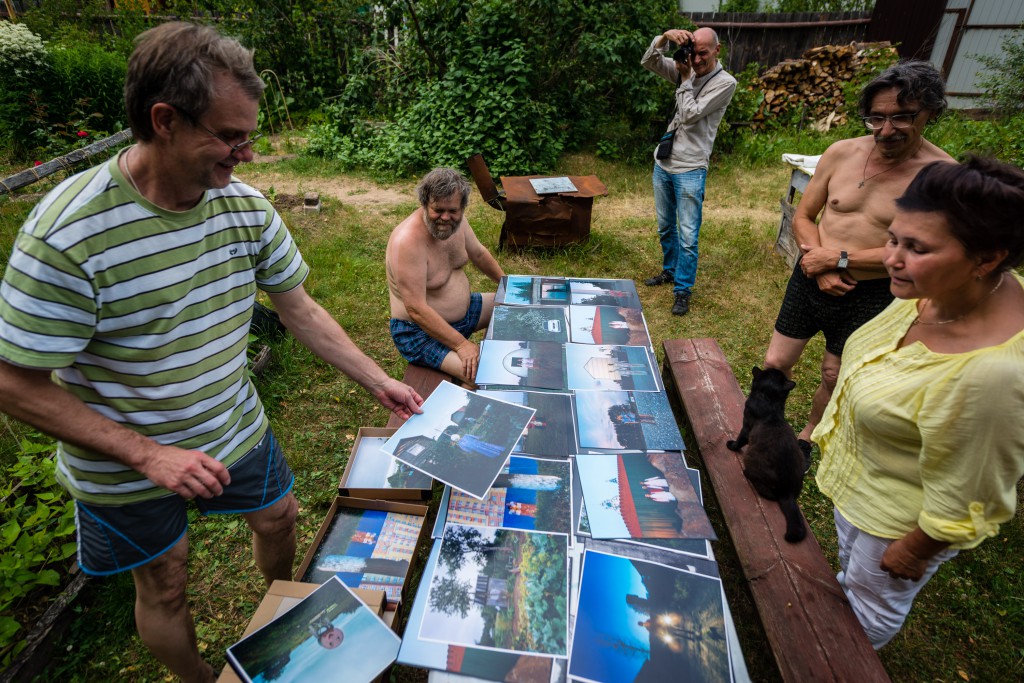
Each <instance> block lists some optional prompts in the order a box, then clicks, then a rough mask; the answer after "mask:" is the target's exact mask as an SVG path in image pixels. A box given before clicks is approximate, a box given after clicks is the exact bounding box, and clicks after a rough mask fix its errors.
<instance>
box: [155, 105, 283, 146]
mask: <svg viewBox="0 0 1024 683" xmlns="http://www.w3.org/2000/svg"><path fill="white" fill-rule="evenodd" d="M175 109H177V110H178V111H180V112H181V113H182V114H184V115H185V118H187V119H188V120H189V121H191V122H192V123H193V124H194V125H196V126H199V127H200V128H202V129H203V130H205V131H206V132H207V133H209V134H210V135H212V136H213V137H215V138H217V139H218V140H220V141H221V142H223V143H224V144H225V145H227V146H228V147H230V148H231V150H230V151H229V152H228V154H230V155H231V156H235V155H236V154H238V153H239V152H241V151H242V150H243V149H245V148H246V147H252V146H253V145H254V144H255V143H256V141H257V140H259V139H260V138H262V137H263V134H262V133H253V135H252V136H251V137H249V139H247V140H243V141H242V142H239V143H238V144H232V143H231V142H230V141H228V140H226V139H224V137H223V136H222V135H221V134H220V133H215V132H214V131H212V130H210V129H209V128H207V127H206V126H204V125H203V124H202V123H200V122H199V119H197V118H196V117H195V116H192V114H190V113H188V112H187V111H185V110H184V109H182V108H181V107H175Z"/></svg>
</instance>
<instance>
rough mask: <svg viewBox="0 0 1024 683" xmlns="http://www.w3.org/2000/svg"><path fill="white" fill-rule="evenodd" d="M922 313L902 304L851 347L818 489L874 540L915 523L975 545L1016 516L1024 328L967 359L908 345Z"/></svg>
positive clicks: (1023, 423)
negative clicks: (908, 335)
mask: <svg viewBox="0 0 1024 683" xmlns="http://www.w3.org/2000/svg"><path fill="white" fill-rule="evenodd" d="M1016 277H1017V281H1018V282H1024V280H1022V278H1021V277H1020V276H1016ZM916 315H917V308H916V301H915V300H901V299H896V300H895V301H893V302H892V304H890V305H889V307H888V308H886V309H885V310H884V311H882V313H880V314H879V315H878V316H877V317H875V318H874V319H873V320H870V321H869V322H867V323H866V324H865V325H863V326H862V327H861V328H860V329H858V330H857V331H856V332H854V333H853V335H851V336H850V338H849V340H848V341H847V343H846V348H845V350H844V352H843V364H842V368H841V370H840V373H839V379H838V381H837V383H836V389H835V391H834V392H833V394H832V400H831V401H830V402H829V404H828V407H827V408H826V410H825V415H824V416H823V418H822V420H821V422H820V423H819V424H818V427H817V428H816V429H815V430H814V434H813V435H812V437H811V438H812V439H813V440H814V441H815V442H817V443H818V445H819V446H820V447H821V451H822V459H821V464H820V466H819V467H818V474H817V482H818V487H819V488H820V489H821V491H822V493H824V494H825V495H826V496H828V497H829V498H831V499H832V502H833V503H834V504H835V506H836V508H838V509H839V511H840V512H841V513H842V514H843V516H844V517H846V519H848V520H849V521H850V522H851V523H852V524H853V525H854V526H855V527H857V528H858V529H861V530H862V531H866V532H867V533H870V534H873V535H875V536H880V537H882V538H900V537H902V536H904V535H905V534H907V533H908V532H910V531H912V530H913V528H914V526H915V525H917V526H920V527H921V530H922V531H924V532H925V533H926V534H928V535H929V536H931V537H932V538H934V539H937V540H940V541H947V542H949V543H951V544H952V546H953V547H955V548H973V547H974V546H976V545H978V544H979V543H981V542H982V541H983V540H985V538H986V537H987V536H995V535H996V533H997V532H998V530H999V525H1000V524H1002V523H1003V522H1006V521H1008V520H1010V519H1012V518H1013V514H1014V510H1015V508H1016V504H1017V490H1016V486H1017V482H1018V481H1019V480H1020V478H1021V476H1022V475H1024V331H1022V332H1019V333H1018V334H1016V335H1014V336H1013V337H1012V338H1011V339H1009V340H1007V341H1005V342H1003V343H1002V344H999V345H998V346H990V347H985V348H981V349H976V350H974V351H969V352H967V353H952V354H945V353H935V352H932V351H930V350H928V349H927V348H926V347H925V346H924V345H923V344H921V343H920V342H915V343H913V344H909V345H907V346H906V347H904V348H902V349H901V348H898V344H899V341H900V339H902V338H903V337H904V335H906V333H907V330H908V329H909V328H910V325H911V323H912V322H913V320H914V318H915V316H916Z"/></svg>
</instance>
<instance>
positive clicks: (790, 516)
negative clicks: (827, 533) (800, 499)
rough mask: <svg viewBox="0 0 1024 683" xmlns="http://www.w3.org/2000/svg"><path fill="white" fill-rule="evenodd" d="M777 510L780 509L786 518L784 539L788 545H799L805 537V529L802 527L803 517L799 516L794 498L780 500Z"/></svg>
mask: <svg viewBox="0 0 1024 683" xmlns="http://www.w3.org/2000/svg"><path fill="white" fill-rule="evenodd" d="M779 508H781V509H782V514H783V515H784V516H785V517H786V535H785V537H784V538H785V539H786V541H788V542H789V543H799V542H800V541H802V540H804V538H806V537H807V527H806V526H805V525H804V518H803V515H801V514H800V508H799V507H798V506H797V504H796V500H795V499H794V498H790V497H787V498H780V499H779Z"/></svg>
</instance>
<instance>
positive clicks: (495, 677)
mask: <svg viewBox="0 0 1024 683" xmlns="http://www.w3.org/2000/svg"><path fill="white" fill-rule="evenodd" d="M440 554H441V542H440V541H438V542H436V543H434V545H433V546H432V547H431V549H430V556H429V557H428V558H427V562H426V565H425V566H424V569H423V576H426V577H429V576H432V575H433V574H434V571H435V568H436V567H437V562H438V557H439V556H440ZM429 590H430V584H429V583H428V582H427V581H421V582H420V585H419V589H418V590H417V592H416V599H415V600H414V601H413V603H412V609H411V610H410V611H409V618H408V621H407V622H406V625H405V632H404V636H403V637H402V647H401V649H400V650H399V652H398V663H399V664H405V665H407V666H414V667H418V668H421V669H434V670H436V671H448V672H451V673H454V674H460V675H461V676H467V677H471V678H472V679H481V680H486V681H502V682H504V681H517V682H519V683H565V680H566V669H567V668H568V660H567V659H566V658H562V657H548V656H546V655H530V654H524V653H521V652H503V651H499V650H490V649H484V648H479V647H471V646H467V645H454V644H451V643H446V642H444V641H443V640H440V639H437V638H438V635H439V634H433V635H432V636H431V637H433V638H435V639H434V640H426V639H424V638H421V637H419V633H420V632H421V630H422V628H421V627H422V624H423V616H424V614H425V613H426V607H427V593H428V592H429ZM433 678H434V676H433V675H431V679H433ZM442 680H447V679H446V678H443V679H442ZM458 680H460V681H461V680H464V679H462V678H459V679H458Z"/></svg>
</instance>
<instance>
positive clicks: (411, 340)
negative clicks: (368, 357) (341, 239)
mask: <svg viewBox="0 0 1024 683" xmlns="http://www.w3.org/2000/svg"><path fill="white" fill-rule="evenodd" d="M416 192H417V195H418V196H419V200H420V208H418V209H416V210H415V211H414V212H413V213H412V215H410V216H409V217H408V218H406V219H405V220H404V221H402V222H401V223H400V224H399V225H398V227H396V228H395V229H394V230H393V231H392V232H391V237H390V238H389V239H388V248H387V254H386V257H385V265H386V267H387V277H388V291H389V292H390V298H391V338H392V339H393V340H394V342H395V346H396V347H398V350H399V352H400V353H401V354H402V356H403V357H404V358H405V359H406V360H407V361H409V362H410V363H414V364H416V365H424V366H427V367H430V368H435V369H439V370H441V371H442V372H446V373H448V374H449V375H452V376H453V377H457V378H459V379H461V380H463V381H465V382H472V381H473V378H474V377H475V376H476V368H477V362H478V360H479V358H480V349H479V348H478V347H477V345H476V344H474V343H473V342H471V341H469V337H470V335H472V334H473V332H475V331H477V330H482V329H483V328H485V327H487V324H488V322H490V319H491V311H492V310H493V309H494V294H493V293H487V294H480V293H478V292H473V293H471V292H470V288H469V278H468V277H467V276H466V272H465V270H464V268H465V266H466V264H467V263H469V262H472V263H473V265H474V266H476V267H477V268H479V269H480V271H481V272H482V273H483V274H484V275H486V276H487V277H489V278H490V279H491V280H493V281H494V282H495V283H497V282H498V281H499V280H500V279H501V277H502V276H503V275H504V272H502V270H501V266H499V265H498V262H497V261H496V260H495V259H494V256H492V255H491V252H489V251H488V250H487V248H486V247H485V246H483V245H482V244H481V243H480V240H478V239H477V238H476V235H475V234H474V233H473V229H472V228H471V227H469V221H467V220H466V218H465V215H464V214H465V211H466V205H467V204H468V203H469V192H470V186H469V183H468V182H467V181H466V179H465V178H464V177H463V176H462V175H461V174H460V173H459V172H458V171H456V170H454V169H451V168H435V169H434V170H433V171H431V172H430V173H428V174H427V175H426V176H424V178H423V180H422V181H421V182H420V184H419V185H418V186H417V188H416Z"/></svg>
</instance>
